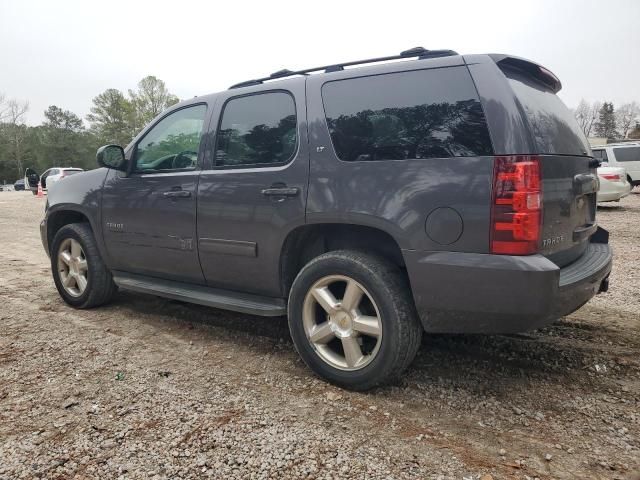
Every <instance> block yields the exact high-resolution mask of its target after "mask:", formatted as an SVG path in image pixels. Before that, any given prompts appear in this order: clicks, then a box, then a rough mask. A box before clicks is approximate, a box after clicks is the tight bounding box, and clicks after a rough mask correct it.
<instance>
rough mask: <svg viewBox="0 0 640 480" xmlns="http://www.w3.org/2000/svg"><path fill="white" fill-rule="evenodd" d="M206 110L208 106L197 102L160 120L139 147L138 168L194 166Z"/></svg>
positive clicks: (139, 170)
mask: <svg viewBox="0 0 640 480" xmlns="http://www.w3.org/2000/svg"><path fill="white" fill-rule="evenodd" d="M206 110H207V107H206V106H205V105H195V106H193V107H187V108H183V109H180V110H178V111H176V112H173V113H171V114H170V115H168V116H166V117H165V118H163V119H162V120H160V121H159V122H158V123H157V124H156V125H155V126H154V127H153V128H151V130H149V131H148V132H147V133H146V135H145V136H144V137H143V138H142V140H140V141H139V142H138V145H137V146H136V150H135V156H134V162H135V166H136V171H137V172H154V171H159V170H162V171H165V170H184V169H193V168H195V167H196V163H197V161H198V150H199V149H200V139H201V137H202V127H203V125H204V116H205V113H206Z"/></svg>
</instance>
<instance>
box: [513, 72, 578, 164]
mask: <svg viewBox="0 0 640 480" xmlns="http://www.w3.org/2000/svg"><path fill="white" fill-rule="evenodd" d="M503 72H504V74H505V75H506V77H507V79H508V81H509V84H510V85H511V88H512V89H513V91H514V93H515V94H516V97H517V98H518V100H519V101H520V104H521V105H522V107H523V108H524V111H525V113H526V115H527V118H528V119H529V123H530V125H531V129H532V134H533V137H534V139H535V142H536V147H537V149H538V151H537V152H531V153H558V154H564V155H587V153H588V152H589V143H588V142H587V139H586V138H585V136H584V133H583V132H582V130H581V129H580V127H579V126H578V122H576V120H575V118H574V117H573V115H572V114H571V112H570V111H569V109H568V108H567V107H566V105H565V104H564V103H562V100H560V98H559V97H558V96H557V95H556V94H555V93H553V92H552V91H550V90H549V89H548V88H547V87H545V86H544V85H542V84H540V83H538V82H536V81H535V80H533V79H531V78H530V77H528V76H526V75H524V74H522V73H520V72H518V71H516V70H511V69H503Z"/></svg>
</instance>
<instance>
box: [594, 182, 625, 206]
mask: <svg viewBox="0 0 640 480" xmlns="http://www.w3.org/2000/svg"><path fill="white" fill-rule="evenodd" d="M630 192H631V184H629V183H628V182H626V181H625V182H624V183H623V182H607V183H605V182H604V181H601V182H600V190H599V191H598V193H597V201H598V202H615V201H617V200H620V199H621V198H624V197H626V196H627V195H629V193H630Z"/></svg>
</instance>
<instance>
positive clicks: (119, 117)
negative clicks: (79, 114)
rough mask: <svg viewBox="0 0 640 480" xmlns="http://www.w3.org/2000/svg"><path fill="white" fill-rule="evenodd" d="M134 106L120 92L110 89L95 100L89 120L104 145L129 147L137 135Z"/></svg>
mask: <svg viewBox="0 0 640 480" xmlns="http://www.w3.org/2000/svg"><path fill="white" fill-rule="evenodd" d="M132 119H133V105H132V104H131V102H130V101H129V100H128V99H127V98H126V97H125V96H124V95H123V94H122V92H121V91H120V90H116V89H115V88H109V89H107V90H105V91H104V92H102V93H101V94H100V95H98V96H97V97H95V98H94V99H93V106H92V107H91V113H90V114H89V115H87V120H88V121H89V123H90V124H91V131H92V132H93V133H94V134H95V135H96V136H97V137H98V138H99V139H101V140H102V142H103V143H116V144H118V145H122V146H124V145H127V144H128V143H129V142H130V141H131V139H132V138H133V136H134V134H135V129H134V128H133V125H132V124H133V123H134V122H133V120H132Z"/></svg>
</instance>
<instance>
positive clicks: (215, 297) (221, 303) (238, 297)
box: [113, 271, 287, 317]
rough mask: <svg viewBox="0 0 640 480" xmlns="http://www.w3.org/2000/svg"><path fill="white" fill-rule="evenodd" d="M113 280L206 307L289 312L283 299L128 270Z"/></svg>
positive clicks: (260, 312)
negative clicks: (166, 278) (138, 273)
mask: <svg viewBox="0 0 640 480" xmlns="http://www.w3.org/2000/svg"><path fill="white" fill-rule="evenodd" d="M113 281H114V282H115V284H116V285H117V286H118V287H119V288H121V289H123V290H131V291H133V292H141V293H148V294H150V295H157V296H159V297H164V298H171V299H173V300H180V301H183V302H188V303H197V304H198V305H205V306H207V307H214V308H221V309H224V310H232V311H234V312H241V313H249V314H251V315H260V316H263V317H278V316H281V315H286V314H287V305H286V303H285V301H284V300H283V299H281V298H271V297H263V296H260V295H252V294H249V293H239V292H233V291H229V290H222V289H218V288H211V287H205V286H202V285H193V284H190V283H182V282H174V281H172V280H163V279H160V278H154V277H147V276H144V275H135V274H132V273H125V272H115V271H114V272H113Z"/></svg>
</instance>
